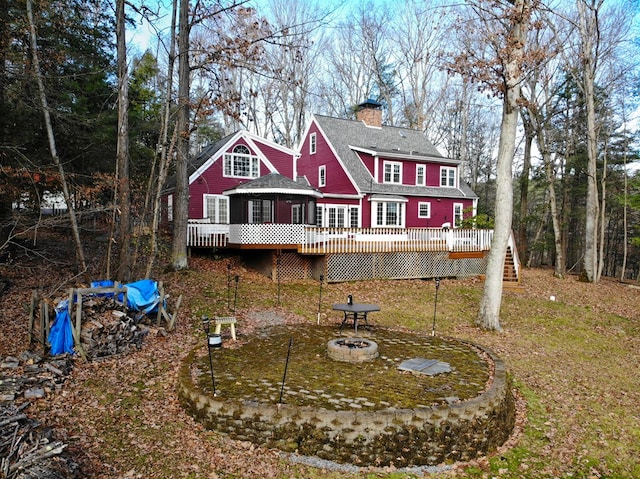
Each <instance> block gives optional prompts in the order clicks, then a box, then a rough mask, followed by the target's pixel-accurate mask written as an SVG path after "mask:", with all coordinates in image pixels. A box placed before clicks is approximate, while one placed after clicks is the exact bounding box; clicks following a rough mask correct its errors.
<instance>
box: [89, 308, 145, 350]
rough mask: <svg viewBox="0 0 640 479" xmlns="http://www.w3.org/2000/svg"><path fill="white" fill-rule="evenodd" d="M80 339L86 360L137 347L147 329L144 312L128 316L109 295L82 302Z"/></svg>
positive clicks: (138, 347)
mask: <svg viewBox="0 0 640 479" xmlns="http://www.w3.org/2000/svg"><path fill="white" fill-rule="evenodd" d="M82 306H83V308H82V328H81V330H80V342H81V343H82V347H83V349H84V351H85V352H86V355H87V359H98V358H104V357H108V356H114V355H119V354H126V353H128V352H131V351H132V350H136V349H140V348H141V347H142V342H143V341H144V338H145V337H146V336H147V334H149V328H148V327H147V326H145V324H144V322H145V321H148V319H147V318H146V316H144V315H136V316H134V317H131V316H129V315H128V314H127V313H125V312H123V311H119V310H118V309H116V308H117V307H118V305H117V303H115V302H114V301H113V300H111V299H108V298H96V299H91V300H90V301H85V302H83V305H82Z"/></svg>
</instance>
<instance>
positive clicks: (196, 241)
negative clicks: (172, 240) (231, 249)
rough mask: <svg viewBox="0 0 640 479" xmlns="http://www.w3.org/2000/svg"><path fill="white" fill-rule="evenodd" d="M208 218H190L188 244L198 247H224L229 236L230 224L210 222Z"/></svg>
mask: <svg viewBox="0 0 640 479" xmlns="http://www.w3.org/2000/svg"><path fill="white" fill-rule="evenodd" d="M206 221H207V220H189V223H188V224H187V246H191V247H196V248H224V247H225V246H227V243H228V241H227V240H228V238H229V225H220V224H214V223H208V222H206Z"/></svg>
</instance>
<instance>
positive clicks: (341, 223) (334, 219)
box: [327, 206, 347, 228]
mask: <svg viewBox="0 0 640 479" xmlns="http://www.w3.org/2000/svg"><path fill="white" fill-rule="evenodd" d="M346 216H347V207H346V206H329V208H327V226H329V228H344V227H345V226H346V225H345V218H346Z"/></svg>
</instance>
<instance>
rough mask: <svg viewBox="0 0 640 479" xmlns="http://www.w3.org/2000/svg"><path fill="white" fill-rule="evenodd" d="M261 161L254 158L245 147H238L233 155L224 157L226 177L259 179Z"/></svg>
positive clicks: (229, 154)
mask: <svg viewBox="0 0 640 479" xmlns="http://www.w3.org/2000/svg"><path fill="white" fill-rule="evenodd" d="M259 172H260V161H259V160H258V157H257V156H252V155H251V152H250V151H249V148H247V147H246V146H245V145H236V146H235V147H234V148H233V152H232V153H227V154H226V155H224V176H231V177H235V178H257V177H258V176H259Z"/></svg>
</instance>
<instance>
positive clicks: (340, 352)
mask: <svg viewBox="0 0 640 479" xmlns="http://www.w3.org/2000/svg"><path fill="white" fill-rule="evenodd" d="M327 354H329V357H330V358H331V359H335V360H336V361H343V362H345V363H361V362H364V361H372V360H374V359H375V358H377V357H378V344H377V343H376V342H375V341H371V340H370V339H365V338H338V339H332V340H331V341H329V342H328V343H327Z"/></svg>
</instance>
